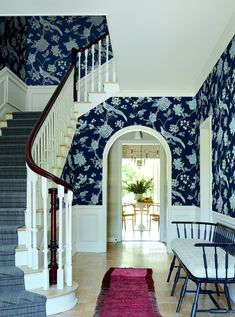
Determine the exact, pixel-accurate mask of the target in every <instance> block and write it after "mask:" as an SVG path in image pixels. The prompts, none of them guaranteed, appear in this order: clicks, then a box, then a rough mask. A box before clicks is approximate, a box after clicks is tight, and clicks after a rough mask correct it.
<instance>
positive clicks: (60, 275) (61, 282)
mask: <svg viewBox="0 0 235 317" xmlns="http://www.w3.org/2000/svg"><path fill="white" fill-rule="evenodd" d="M58 198H59V248H58V270H57V278H58V279H57V289H63V288H64V270H63V263H62V255H63V251H64V250H63V198H64V187H63V186H61V185H58Z"/></svg>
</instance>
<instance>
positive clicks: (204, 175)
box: [200, 116, 212, 221]
mask: <svg viewBox="0 0 235 317" xmlns="http://www.w3.org/2000/svg"><path fill="white" fill-rule="evenodd" d="M211 124H212V117H211V116H209V117H208V118H207V119H206V120H205V121H203V122H202V123H201V125H200V209H201V212H200V213H201V217H200V220H201V221H211V213H212V126H211Z"/></svg>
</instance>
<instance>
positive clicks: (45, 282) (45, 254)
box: [41, 177, 49, 290]
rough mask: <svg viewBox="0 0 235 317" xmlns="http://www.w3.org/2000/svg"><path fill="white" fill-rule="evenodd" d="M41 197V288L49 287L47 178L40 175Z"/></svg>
mask: <svg viewBox="0 0 235 317" xmlns="http://www.w3.org/2000/svg"><path fill="white" fill-rule="evenodd" d="M41 190H42V199H43V241H44V247H43V289H45V290H47V289H49V269H48V239H47V226H48V225H47V198H48V186H47V179H46V178H45V177H42V188H41Z"/></svg>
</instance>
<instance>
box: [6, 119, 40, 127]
mask: <svg viewBox="0 0 235 317" xmlns="http://www.w3.org/2000/svg"><path fill="white" fill-rule="evenodd" d="M36 122H37V120H36V119H35V120H32V119H17V120H8V121H7V127H23V128H24V127H31V128H32V127H33V126H34V125H35V123H36Z"/></svg>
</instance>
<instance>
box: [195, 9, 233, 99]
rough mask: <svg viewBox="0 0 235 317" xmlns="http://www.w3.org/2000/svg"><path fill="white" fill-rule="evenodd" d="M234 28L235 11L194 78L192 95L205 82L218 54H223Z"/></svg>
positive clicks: (218, 56) (217, 58)
mask: <svg viewBox="0 0 235 317" xmlns="http://www.w3.org/2000/svg"><path fill="white" fill-rule="evenodd" d="M234 30H235V13H234V14H233V15H232V17H231V19H230V20H229V22H228V24H227V26H226V28H225V29H224V31H223V33H222V35H221V36H220V37H219V38H218V40H217V44H216V46H215V48H214V50H213V51H212V54H211V55H210V56H209V58H208V61H207V63H206V64H205V65H204V67H203V69H202V71H201V73H200V75H199V76H198V78H197V79H196V81H195V83H194V85H193V87H194V89H193V95H194V96H196V94H197V93H198V91H199V90H200V88H201V87H202V85H203V83H204V82H205V80H206V78H207V76H208V75H209V74H210V72H211V71H212V69H213V67H214V66H215V64H216V63H217V61H218V60H219V58H220V56H221V55H222V54H223V52H224V49H225V48H226V47H227V45H228V43H229V42H230V41H231V39H232V38H233V36H234Z"/></svg>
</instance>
